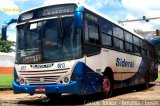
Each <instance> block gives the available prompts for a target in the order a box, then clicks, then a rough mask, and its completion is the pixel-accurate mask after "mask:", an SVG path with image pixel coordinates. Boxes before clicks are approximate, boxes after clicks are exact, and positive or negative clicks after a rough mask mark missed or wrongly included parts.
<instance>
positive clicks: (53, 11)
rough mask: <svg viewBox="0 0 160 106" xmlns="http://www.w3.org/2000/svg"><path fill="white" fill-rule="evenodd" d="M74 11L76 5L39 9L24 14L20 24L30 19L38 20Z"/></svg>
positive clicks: (20, 18)
mask: <svg viewBox="0 0 160 106" xmlns="http://www.w3.org/2000/svg"><path fill="white" fill-rule="evenodd" d="M74 10H75V5H74V4H68V5H55V6H47V7H43V8H39V9H35V10H31V11H29V12H26V13H23V14H22V15H21V16H20V17H19V19H18V22H20V21H25V20H28V19H38V18H42V17H47V16H52V15H59V14H68V13H73V12H74Z"/></svg>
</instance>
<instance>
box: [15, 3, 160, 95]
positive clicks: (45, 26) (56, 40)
mask: <svg viewBox="0 0 160 106" xmlns="http://www.w3.org/2000/svg"><path fill="white" fill-rule="evenodd" d="M16 28H17V42H16V60H15V68H14V82H13V88H14V93H16V94H17V93H29V94H37V93H42V94H46V96H47V97H49V98H53V97H58V96H60V95H61V94H62V93H73V94H78V95H83V94H93V93H98V92H102V93H103V94H104V95H105V96H106V97H109V96H111V94H112V90H113V89H118V88H123V87H128V86H134V85H140V84H145V85H146V87H148V86H149V82H150V81H155V80H156V79H157V75H158V74H157V73H158V69H157V67H158V65H157V53H156V49H155V47H154V46H153V45H152V44H151V43H149V42H147V41H146V40H145V39H144V38H143V37H142V36H140V35H138V34H136V33H134V32H132V31H129V30H127V29H126V28H124V27H123V26H121V25H119V24H118V23H116V22H114V21H112V20H111V19H109V18H107V17H106V16H104V15H102V14H100V13H98V12H96V11H93V10H92V9H90V8H89V7H87V6H85V5H83V4H80V3H64V4H57V5H50V6H44V7H39V8H35V9H32V10H29V11H26V12H24V13H22V14H20V16H19V18H18V21H17V26H16Z"/></svg>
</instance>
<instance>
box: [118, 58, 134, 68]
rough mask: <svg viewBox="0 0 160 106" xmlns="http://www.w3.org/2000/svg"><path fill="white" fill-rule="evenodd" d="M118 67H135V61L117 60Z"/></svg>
mask: <svg viewBox="0 0 160 106" xmlns="http://www.w3.org/2000/svg"><path fill="white" fill-rule="evenodd" d="M116 66H119V67H134V61H127V60H125V59H120V58H117V59H116Z"/></svg>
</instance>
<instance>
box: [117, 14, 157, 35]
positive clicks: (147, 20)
mask: <svg viewBox="0 0 160 106" xmlns="http://www.w3.org/2000/svg"><path fill="white" fill-rule="evenodd" d="M155 19H160V17H153V18H146V16H143V17H142V19H134V20H124V21H118V23H120V24H122V25H123V23H126V22H136V21H145V22H149V21H150V20H155ZM150 32H151V31H150ZM155 32H156V36H160V30H159V29H156V31H155Z"/></svg>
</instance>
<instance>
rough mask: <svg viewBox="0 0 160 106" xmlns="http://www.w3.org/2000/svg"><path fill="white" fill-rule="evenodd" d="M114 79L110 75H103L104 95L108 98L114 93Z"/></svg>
mask: <svg viewBox="0 0 160 106" xmlns="http://www.w3.org/2000/svg"><path fill="white" fill-rule="evenodd" d="M112 88H113V86H112V81H111V79H110V78H109V77H108V76H104V77H103V84H102V95H103V97H105V98H108V97H110V96H111V95H112Z"/></svg>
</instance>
